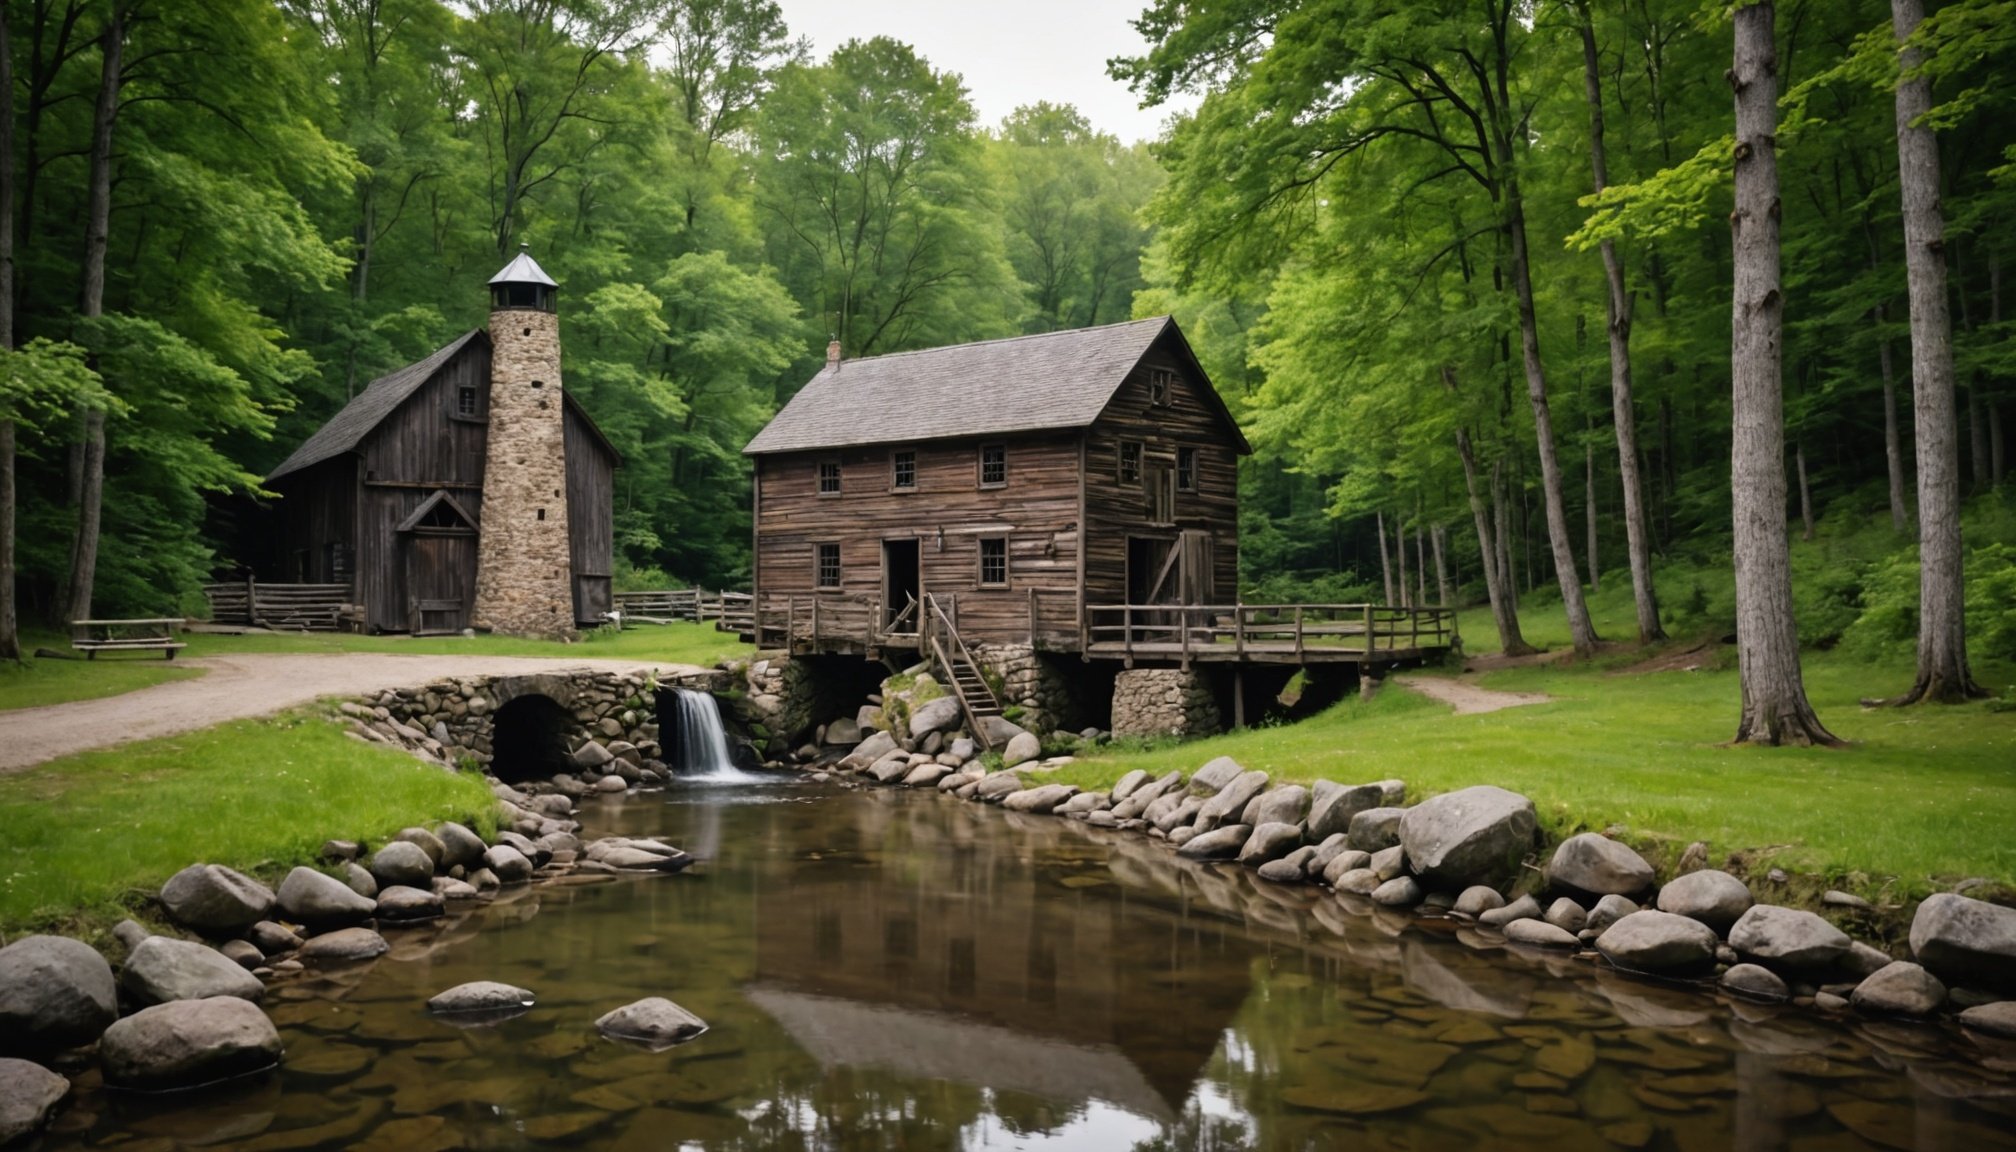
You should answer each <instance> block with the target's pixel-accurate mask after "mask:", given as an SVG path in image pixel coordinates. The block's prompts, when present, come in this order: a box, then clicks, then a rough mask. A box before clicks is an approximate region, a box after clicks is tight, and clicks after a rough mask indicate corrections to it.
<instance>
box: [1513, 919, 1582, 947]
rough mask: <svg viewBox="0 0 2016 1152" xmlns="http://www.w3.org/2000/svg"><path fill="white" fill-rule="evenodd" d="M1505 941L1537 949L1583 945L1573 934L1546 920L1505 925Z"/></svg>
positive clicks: (1518, 921) (1521, 921)
mask: <svg viewBox="0 0 2016 1152" xmlns="http://www.w3.org/2000/svg"><path fill="white" fill-rule="evenodd" d="M1505 939H1507V940H1510V941H1511V942H1512V943H1514V944H1526V945H1530V946H1532V947H1536V948H1576V947H1579V946H1580V945H1581V941H1579V940H1577V939H1576V938H1575V934H1574V933H1573V932H1570V931H1567V930H1566V929H1564V928H1559V927H1556V926H1555V925H1553V924H1550V923H1548V922H1547V921H1545V920H1514V921H1512V922H1511V923H1510V924H1507V925H1505Z"/></svg>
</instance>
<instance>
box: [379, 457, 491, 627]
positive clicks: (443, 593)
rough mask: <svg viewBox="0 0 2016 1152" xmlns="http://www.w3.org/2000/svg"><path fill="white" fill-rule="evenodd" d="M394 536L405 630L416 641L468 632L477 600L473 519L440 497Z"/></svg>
mask: <svg viewBox="0 0 2016 1152" xmlns="http://www.w3.org/2000/svg"><path fill="white" fill-rule="evenodd" d="M398 536H399V552H400V567H401V572H402V575H403V576H404V577H405V583H406V630H407V631H408V632H411V633H413V634H414V635H416V636H420V635H438V634H441V633H452V632H460V631H462V630H463V629H464V628H467V627H469V612H470V608H471V606H472V602H473V601H474V600H475V596H476V521H475V518H474V517H472V516H470V515H469V513H468V511H467V510H466V509H464V508H463V507H462V505H461V503H460V502H458V501H457V500H456V499H455V498H454V497H453V496H450V495H448V493H447V492H445V491H439V492H436V493H434V494H433V495H432V496H429V497H428V498H427V499H426V500H425V501H423V502H421V504H420V507H418V508H416V509H414V510H413V513H412V515H410V516H408V517H406V519H405V520H403V521H401V522H400V524H399V530H398Z"/></svg>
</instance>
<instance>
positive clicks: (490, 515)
mask: <svg viewBox="0 0 2016 1152" xmlns="http://www.w3.org/2000/svg"><path fill="white" fill-rule="evenodd" d="M490 348H491V351H490V436H489V442H488V446H487V448H486V449H485V453H486V454H485V457H484V465H483V511H482V515H481V517H480V518H481V520H482V525H481V530H480V535H479V536H478V538H477V547H476V603H475V606H474V611H473V613H472V621H473V623H474V624H475V626H476V627H477V628H479V629H488V630H490V631H493V632H503V633H508V634H510V635H514V636H558V635H564V634H566V633H570V632H572V631H573V630H574V591H573V574H572V571H571V567H572V565H571V561H570V559H569V553H568V540H567V449H566V436H565V424H564V420H565V416H564V414H563V411H562V403H561V398H560V318H559V317H558V316H556V315H554V314H553V313H551V312H540V311H536V310H532V309H504V310H500V311H497V312H492V313H491V314H490Z"/></svg>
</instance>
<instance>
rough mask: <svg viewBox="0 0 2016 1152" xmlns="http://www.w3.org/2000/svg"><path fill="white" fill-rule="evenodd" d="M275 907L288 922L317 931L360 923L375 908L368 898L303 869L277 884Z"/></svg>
mask: <svg viewBox="0 0 2016 1152" xmlns="http://www.w3.org/2000/svg"><path fill="white" fill-rule="evenodd" d="M279 904H280V911H281V912H282V913H283V914H284V915H285V916H286V918H287V919H288V920H291V921H293V922H294V923H296V924H305V925H307V926H308V927H310V928H318V929H319V928H340V927H343V926H344V925H347V924H359V923H362V922H363V921H365V920H368V919H370V918H371V912H372V910H373V909H374V908H376V907H377V904H376V902H375V901H373V900H372V899H371V897H369V896H364V895H360V894H358V893H357V892H354V891H352V890H351V889H350V886H349V885H347V884H345V883H343V882H342V881H341V880H338V879H336V878H335V877H333V876H327V875H324V874H323V873H320V872H317V871H316V870H315V869H313V868H307V867H302V868H296V869H294V870H293V871H292V872H289V873H287V878H286V879H285V880H282V881H281V882H280V893H279Z"/></svg>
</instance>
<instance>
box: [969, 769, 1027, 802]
mask: <svg viewBox="0 0 2016 1152" xmlns="http://www.w3.org/2000/svg"><path fill="white" fill-rule="evenodd" d="M1021 790H1022V777H1020V776H1017V775H1016V774H1015V773H1013V772H1007V771H1002V772H989V773H988V774H987V775H985V776H982V777H981V778H980V784H979V786H978V787H977V788H975V789H974V790H973V795H974V796H976V797H978V798H979V799H981V800H984V801H987V802H990V803H991V802H994V801H998V800H1000V799H1002V798H1003V797H1006V796H1007V795H1009V794H1010V793H1012V792H1020V791H1021Z"/></svg>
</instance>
